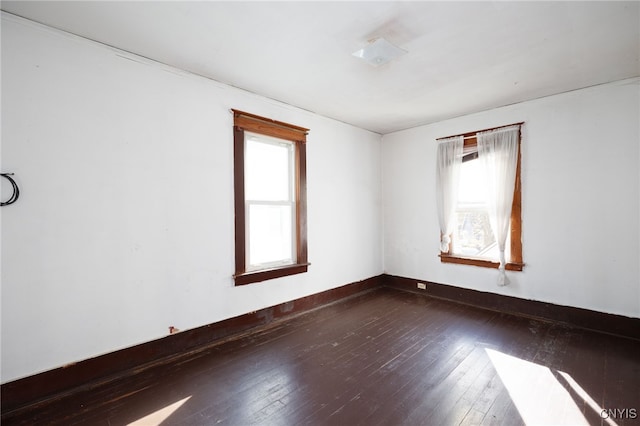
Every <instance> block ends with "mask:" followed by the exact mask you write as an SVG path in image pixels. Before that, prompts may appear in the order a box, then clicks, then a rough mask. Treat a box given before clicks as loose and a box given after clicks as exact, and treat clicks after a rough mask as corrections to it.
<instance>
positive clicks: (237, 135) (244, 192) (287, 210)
mask: <svg viewBox="0 0 640 426" xmlns="http://www.w3.org/2000/svg"><path fill="white" fill-rule="evenodd" d="M232 111H233V113H234V181H235V183H234V191H235V242H236V248H235V257H236V271H235V274H234V279H235V283H236V285H244V284H251V283H255V282H259V281H264V280H268V279H273V278H278V277H283V276H287V275H293V274H299V273H303V272H307V269H308V265H309V264H308V262H307V229H306V228H307V227H306V223H307V221H306V149H305V148H306V135H307V132H308V129H305V128H302V127H298V126H293V125H291V124H287V123H282V122H278V121H275V120H271V119H268V118H264V117H260V116H257V115H254V114H249V113H246V112H242V111H237V110H232Z"/></svg>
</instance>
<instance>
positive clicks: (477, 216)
mask: <svg viewBox="0 0 640 426" xmlns="http://www.w3.org/2000/svg"><path fill="white" fill-rule="evenodd" d="M456 219H457V227H456V231H455V235H454V238H453V252H454V254H460V255H464V256H476V257H486V258H490V259H496V258H497V257H498V256H499V253H498V244H497V243H496V239H495V237H494V235H493V231H492V230H491V224H490V222H489V213H488V212H487V209H486V208H483V207H478V206H466V207H465V206H459V207H458V209H457V211H456Z"/></svg>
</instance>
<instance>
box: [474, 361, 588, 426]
mask: <svg viewBox="0 0 640 426" xmlns="http://www.w3.org/2000/svg"><path fill="white" fill-rule="evenodd" d="M485 351H486V352H487V355H489V359H491V362H492V363H493V366H494V367H495V369H496V371H497V372H498V375H499V376H500V380H502V383H503V384H504V386H505V387H506V388H507V391H508V392H509V396H510V397H511V400H512V401H513V403H514V404H515V406H516V408H517V409H518V412H519V413H520V416H521V417H522V420H523V421H524V422H525V424H527V425H588V424H589V422H588V421H587V419H586V418H585V417H584V415H583V414H582V412H581V410H580V408H579V407H578V406H577V405H576V403H575V401H574V400H573V398H572V397H571V395H570V394H569V392H568V391H567V390H566V389H565V388H564V387H563V386H562V384H560V382H558V379H556V377H555V376H554V375H553V373H552V372H551V370H549V368H548V367H545V366H543V365H538V364H535V363H533V362H529V361H525V360H523V359H520V358H516V357H513V356H510V355H506V354H503V353H502V352H498V351H495V350H492V349H485ZM567 376H568V375H567ZM563 377H564V376H563ZM569 377H570V376H569ZM574 383H575V381H574ZM575 384H576V385H577V383H575ZM580 389H582V388H580ZM583 392H584V391H583ZM585 394H586V392H585ZM587 396H588V395H587Z"/></svg>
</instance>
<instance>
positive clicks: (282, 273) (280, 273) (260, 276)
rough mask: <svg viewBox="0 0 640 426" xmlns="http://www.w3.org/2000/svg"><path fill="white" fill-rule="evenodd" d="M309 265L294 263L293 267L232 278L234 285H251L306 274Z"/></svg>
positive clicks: (237, 275) (265, 270) (253, 272)
mask: <svg viewBox="0 0 640 426" xmlns="http://www.w3.org/2000/svg"><path fill="white" fill-rule="evenodd" d="M309 265H310V263H296V264H293V265H285V266H279V267H277V268H270V269H261V270H259V271H250V272H243V273H241V274H236V275H234V276H233V278H234V280H235V281H236V285H245V284H253V283H257V282H260V281H266V280H271V279H274V278H281V277H286V276H289V275H295V274H302V273H305V272H307V269H308V266H309Z"/></svg>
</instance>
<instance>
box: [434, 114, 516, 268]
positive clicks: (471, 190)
mask: <svg viewBox="0 0 640 426" xmlns="http://www.w3.org/2000/svg"><path fill="white" fill-rule="evenodd" d="M521 124H523V123H518V124H517V125H518V126H519V125H521ZM504 127H507V126H504ZM499 129H500V128H499ZM489 130H496V129H489ZM482 132H485V130H483V131H482ZM478 133H480V131H479V132H471V133H466V134H464V135H459V136H462V137H463V138H464V143H463V151H462V152H463V153H462V165H461V166H460V170H459V187H458V192H457V197H455V198H456V199H457V202H456V203H455V214H454V216H453V221H454V223H453V224H452V226H451V228H449V229H452V234H451V243H450V245H449V250H448V251H446V252H444V251H443V252H441V253H440V260H441V261H442V262H444V263H458V264H467V265H476V266H484V267H488V268H498V267H499V265H500V254H499V248H498V244H497V241H496V237H495V234H494V231H493V229H492V224H491V220H490V213H489V205H488V199H489V196H488V194H487V186H486V183H485V182H486V178H485V173H486V172H485V168H484V164H483V162H482V161H481V159H480V158H479V155H478V138H477V134H478ZM441 139H445V138H441ZM517 144H518V155H517V163H516V164H517V165H516V172H515V186H514V193H513V202H512V204H511V217H510V220H509V229H508V231H509V232H508V234H507V242H506V247H505V255H506V265H505V269H507V270H511V271H521V270H522V268H523V266H524V264H523V260H522V219H521V182H520V149H519V148H520V144H521V138H520V133H519V132H518V137H517Z"/></svg>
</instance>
